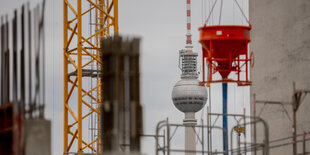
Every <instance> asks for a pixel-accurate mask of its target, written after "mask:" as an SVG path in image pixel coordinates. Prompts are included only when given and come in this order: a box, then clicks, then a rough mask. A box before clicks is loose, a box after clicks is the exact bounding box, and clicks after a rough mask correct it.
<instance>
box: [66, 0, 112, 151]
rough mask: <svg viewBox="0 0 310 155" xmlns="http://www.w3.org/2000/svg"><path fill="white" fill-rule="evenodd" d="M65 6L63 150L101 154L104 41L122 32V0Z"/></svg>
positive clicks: (69, 1) (68, 2) (68, 0)
mask: <svg viewBox="0 0 310 155" xmlns="http://www.w3.org/2000/svg"><path fill="white" fill-rule="evenodd" d="M85 6H87V7H85ZM88 6H89V7H88ZM63 7H64V8H63V35H64V36H63V41H64V43H63V45H64V51H63V54H64V60H63V62H64V105H63V106H64V139H63V140H64V147H63V149H64V150H63V153H64V154H70V153H73V154H74V153H82V152H84V153H101V152H102V150H100V148H101V147H100V146H101V145H102V140H101V139H100V137H101V136H100V135H101V131H100V128H99V126H100V125H99V114H100V110H99V107H100V105H101V104H102V103H103V100H102V90H103V89H102V88H103V86H102V82H101V76H100V75H101V72H102V65H103V62H102V59H101V55H102V53H101V51H100V48H101V46H100V40H101V39H103V38H106V37H108V36H111V35H116V34H118V0H86V1H82V0H77V1H73V0H63ZM92 19H94V20H92ZM89 24H90V25H89ZM89 26H90V29H91V30H89V29H88V28H89ZM89 31H91V32H90V33H88V32H89ZM86 83H87V84H86ZM89 83H91V84H90V86H89V85H88V84H89ZM90 119H91V122H93V123H91V124H92V125H91V126H88V123H85V122H86V121H87V120H90ZM83 122H84V123H83ZM87 132H91V133H92V135H91V137H92V138H91V139H90V140H89V139H87V138H86V136H85V133H87Z"/></svg>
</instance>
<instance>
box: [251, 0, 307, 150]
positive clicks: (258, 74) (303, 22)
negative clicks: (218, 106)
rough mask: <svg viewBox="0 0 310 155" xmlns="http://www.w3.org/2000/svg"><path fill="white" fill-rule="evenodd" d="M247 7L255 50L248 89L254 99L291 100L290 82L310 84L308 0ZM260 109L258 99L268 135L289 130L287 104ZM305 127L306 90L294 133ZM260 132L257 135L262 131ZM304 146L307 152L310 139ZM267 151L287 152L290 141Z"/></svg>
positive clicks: (254, 0)
mask: <svg viewBox="0 0 310 155" xmlns="http://www.w3.org/2000/svg"><path fill="white" fill-rule="evenodd" d="M249 9H250V21H251V24H252V27H253V29H252V34H251V35H252V37H251V38H252V42H251V45H250V48H251V50H252V51H254V53H255V66H254V68H253V69H252V71H251V79H252V81H253V85H252V88H251V93H252V94H253V93H255V94H256V99H257V100H269V101H284V102H291V101H292V93H293V82H294V81H295V82H296V88H297V89H308V90H309V89H310V1H309V0H250V8H249ZM262 108H263V105H262V104H257V112H260V111H261V110H262V112H261V117H262V118H263V119H265V120H266V121H267V122H268V124H269V131H270V140H272V139H277V138H281V137H286V136H291V135H292V128H291V124H292V122H291V121H290V119H289V118H292V106H291V105H289V104H286V105H285V106H283V107H282V106H280V105H265V107H264V108H263V109H262ZM285 111H288V113H289V117H288V116H287V115H286V112H285ZM303 131H310V94H309V95H308V96H307V97H306V98H305V100H304V101H303V103H302V104H301V106H300V107H299V110H298V112H297V132H298V133H301V132H303ZM258 134H259V136H258V139H261V136H262V132H259V133H258ZM252 138H253V137H252ZM308 138H310V135H308ZM289 141H291V139H289V140H288V141H287V142H289ZM298 147H299V148H298V153H301V151H302V150H301V146H298ZM307 147H308V148H307V151H310V143H308V144H307ZM270 154H271V155H273V154H281V155H291V154H292V146H291V145H288V146H285V147H281V148H277V149H271V152H270Z"/></svg>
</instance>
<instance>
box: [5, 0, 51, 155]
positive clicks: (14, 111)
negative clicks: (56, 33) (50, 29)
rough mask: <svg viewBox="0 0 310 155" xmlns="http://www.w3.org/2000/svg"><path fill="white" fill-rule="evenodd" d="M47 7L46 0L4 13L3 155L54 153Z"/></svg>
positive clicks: (47, 154) (48, 154)
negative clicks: (48, 111)
mask: <svg viewBox="0 0 310 155" xmlns="http://www.w3.org/2000/svg"><path fill="white" fill-rule="evenodd" d="M44 10H45V1H43V2H42V3H39V4H36V5H35V7H34V8H32V7H30V3H28V5H22V6H21V9H20V8H19V9H15V10H14V15H13V18H12V19H10V18H9V14H7V15H5V16H2V15H1V33H0V34H1V38H0V40H1V57H0V64H1V68H0V73H1V83H0V84H1V86H0V92H1V93H0V155H9V154H10V155H11V154H13V155H20V154H22V155H40V154H46V155H50V154H51V123H50V121H48V120H46V119H45V118H44V107H45V80H44V79H45V59H44V57H45V42H44V40H45V38H44V37H45V36H44ZM12 12H13V11H12ZM11 32H12V33H11ZM33 75H34V76H33Z"/></svg>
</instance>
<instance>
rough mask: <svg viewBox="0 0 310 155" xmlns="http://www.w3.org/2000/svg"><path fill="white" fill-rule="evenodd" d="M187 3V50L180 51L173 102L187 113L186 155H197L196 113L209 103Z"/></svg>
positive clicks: (189, 6) (188, 1) (185, 123)
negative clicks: (201, 82)
mask: <svg viewBox="0 0 310 155" xmlns="http://www.w3.org/2000/svg"><path fill="white" fill-rule="evenodd" d="M186 1H187V3H186V5H187V10H186V14H187V33H186V45H185V49H182V50H180V51H179V54H180V55H179V60H180V62H181V64H179V68H180V69H181V71H182V74H181V80H180V81H178V82H177V83H176V84H175V86H174V87H173V90H172V100H173V104H174V105H175V107H176V108H177V109H178V110H180V111H181V112H184V113H185V119H184V120H183V124H184V125H185V150H186V151H187V152H186V153H185V155H195V154H196V153H195V151H196V135H195V128H194V127H195V125H196V124H197V120H196V119H195V113H196V112H197V111H199V110H201V109H202V108H203V106H204V105H205V103H206V101H207V95H208V94H207V89H206V87H204V86H203V85H200V81H199V80H198V74H197V56H198V54H197V53H195V52H193V51H192V48H193V45H192V34H191V5H190V3H191V1H190V0H186Z"/></svg>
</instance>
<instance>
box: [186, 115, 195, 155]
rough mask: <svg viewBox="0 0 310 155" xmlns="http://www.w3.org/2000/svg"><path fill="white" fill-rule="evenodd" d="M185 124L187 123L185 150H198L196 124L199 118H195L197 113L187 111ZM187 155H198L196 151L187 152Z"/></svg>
mask: <svg viewBox="0 0 310 155" xmlns="http://www.w3.org/2000/svg"><path fill="white" fill-rule="evenodd" d="M183 124H184V125H185V150H186V151H196V135H195V126H196V124H197V120H196V119H195V113H194V112H186V113H185V119H184V120H183ZM185 155H196V153H195V152H186V153H185Z"/></svg>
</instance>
